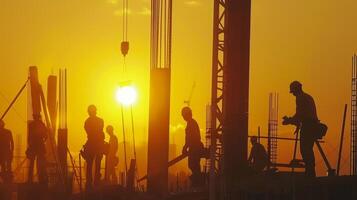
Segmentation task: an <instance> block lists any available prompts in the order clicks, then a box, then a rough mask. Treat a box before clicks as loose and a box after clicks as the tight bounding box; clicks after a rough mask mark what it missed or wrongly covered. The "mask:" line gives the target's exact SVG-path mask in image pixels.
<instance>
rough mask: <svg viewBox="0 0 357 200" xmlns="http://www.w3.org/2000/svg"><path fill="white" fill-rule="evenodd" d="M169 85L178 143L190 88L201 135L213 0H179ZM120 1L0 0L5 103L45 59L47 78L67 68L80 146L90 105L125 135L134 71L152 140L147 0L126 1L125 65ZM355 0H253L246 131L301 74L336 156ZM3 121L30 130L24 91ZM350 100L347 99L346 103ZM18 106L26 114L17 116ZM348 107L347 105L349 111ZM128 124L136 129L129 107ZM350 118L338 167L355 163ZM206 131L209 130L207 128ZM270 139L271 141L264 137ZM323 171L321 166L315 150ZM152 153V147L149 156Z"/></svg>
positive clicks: (142, 127) (140, 117) (285, 153)
mask: <svg viewBox="0 0 357 200" xmlns="http://www.w3.org/2000/svg"><path fill="white" fill-rule="evenodd" d="M173 3H174V5H173V44H172V47H173V49H172V53H173V55H172V85H171V129H172V132H171V135H170V136H171V138H170V140H171V141H173V140H174V141H175V143H177V144H178V146H179V148H180V146H182V142H183V138H184V126H185V123H184V121H183V120H182V119H181V115H180V109H181V107H182V106H184V100H186V99H187V98H188V96H189V93H190V90H191V88H192V84H193V83H194V82H195V83H196V87H195V90H194V92H193V96H192V100H191V107H192V109H193V115H194V117H195V118H196V119H197V121H198V123H199V125H200V128H201V130H202V132H201V134H202V136H204V134H205V133H204V131H205V126H206V122H205V121H206V114H205V111H206V105H207V104H208V103H210V90H211V50H212V14H213V1H212V0H182V1H181V0H179V1H174V2H173ZM121 6H122V3H121V0H62V1H50V0H36V1H35V0H17V1H13V0H3V1H2V2H1V7H0V23H1V24H2V26H1V28H0V44H1V47H0V112H1V113H2V112H3V111H4V110H5V109H6V107H7V105H8V101H7V100H6V99H8V100H11V99H12V98H13V97H14V95H15V94H16V93H17V91H18V90H19V89H20V87H21V86H22V84H23V83H24V82H25V79H26V77H27V70H28V67H29V66H30V65H36V66H38V67H39V73H40V81H41V83H42V84H43V86H44V87H45V83H46V79H47V75H49V74H51V73H52V72H53V73H57V72H58V69H59V68H60V67H66V68H67V69H68V81H69V85H68V92H69V93H68V101H69V102H68V108H69V116H68V119H69V122H68V127H69V144H70V148H71V150H72V151H79V149H80V148H81V146H82V145H83V144H84V142H85V138H86V137H85V132H84V130H83V123H84V120H85V119H86V117H87V113H86V108H87V106H88V105H89V104H95V105H97V107H98V115H99V116H100V117H103V118H104V120H105V124H106V125H108V124H112V125H113V126H114V128H115V131H116V133H117V134H118V136H119V140H122V138H121V130H122V127H121V118H120V107H119V106H118V105H117V103H116V101H115V96H114V95H115V90H116V88H117V86H118V84H119V82H120V81H124V80H132V81H133V82H134V83H135V85H136V86H137V88H138V90H139V94H138V95H139V96H138V101H137V103H136V105H134V107H133V109H134V116H135V118H134V122H135V130H136V137H137V140H138V143H139V144H141V143H145V142H146V140H147V118H148V99H149V98H148V97H149V88H148V85H149V58H150V48H149V45H150V1H149V0H133V1H130V5H129V10H130V11H129V34H128V38H129V41H130V50H129V54H128V56H127V58H126V66H127V67H126V70H125V71H124V70H123V57H122V55H121V53H120V42H121V39H122V22H121V21H122V20H121V15H122V12H121ZM356 8H357V1H354V0H340V1H335V0H315V1H307V0H289V1H286V0H256V1H252V26H251V80H250V86H251V87H250V109H249V131H250V133H251V134H255V133H256V130H257V127H258V126H261V128H262V132H263V133H266V130H267V123H268V122H267V120H268V94H269V92H278V93H279V96H280V105H279V117H282V116H284V115H291V114H293V113H294V109H295V105H294V104H295V100H294V97H293V96H292V95H290V94H289V88H288V86H289V83H290V82H291V81H293V80H300V81H301V82H302V83H303V86H304V89H305V90H306V92H308V93H310V94H311V95H312V96H313V97H314V98H315V101H316V103H317V109H318V114H319V118H320V119H321V120H322V121H323V122H325V123H327V124H328V125H329V132H328V133H327V136H326V144H324V145H323V146H324V148H325V149H326V153H327V154H329V158H330V162H331V163H332V164H333V165H335V161H336V158H337V155H336V153H335V152H337V148H338V141H339V137H340V136H339V134H340V128H341V123H342V114H343V106H344V104H345V103H348V104H349V103H350V89H351V88H350V85H351V80H350V79H351V56H352V55H353V53H354V52H357V23H356V19H357V12H356ZM15 109H16V111H17V112H18V114H17V113H16V112H14V111H11V112H10V113H9V115H8V116H7V117H6V119H5V122H6V123H7V127H8V128H10V129H12V130H13V132H14V134H15V133H16V134H24V135H25V132H26V122H25V121H24V119H26V115H27V113H26V96H25V94H23V95H22V96H21V97H20V99H19V101H18V102H17V103H16V104H15ZM349 109H350V107H349ZM19 115H20V116H21V117H19ZM349 115H350V113H348V116H349ZM125 116H127V117H125V123H127V124H128V125H126V127H128V130H127V131H128V133H130V134H131V131H130V126H129V123H130V118H129V110H128V109H126V110H125ZM349 122H350V121H349V117H348V120H347V124H346V125H347V126H346V127H347V128H346V138H345V146H344V155H345V157H344V158H343V160H342V161H343V163H342V169H343V170H344V172H346V170H347V169H348V167H349V164H348V163H345V162H344V161H348V160H349V154H348V151H349V132H350V131H349V130H350V128H349ZM292 132H293V127H282V126H279V134H280V135H281V136H284V137H292V136H293V135H292ZM203 138H204V137H203ZM264 144H266V143H265V142H264ZM278 145H279V148H280V149H279V152H278V156H279V159H278V160H279V161H282V162H283V161H284V162H288V161H289V159H290V158H291V156H292V155H291V153H292V146H291V144H285V143H284V144H283V143H281V142H279V143H278ZM315 153H316V156H317V157H318V161H317V166H318V168H319V169H320V170H319V174H320V175H321V174H322V173H324V172H323V170H322V169H323V166H322V165H321V164H322V162H321V159H320V156H319V155H318V152H317V151H315ZM145 156H146V155H145Z"/></svg>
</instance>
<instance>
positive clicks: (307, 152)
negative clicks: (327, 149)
mask: <svg viewBox="0 0 357 200" xmlns="http://www.w3.org/2000/svg"><path fill="white" fill-rule="evenodd" d="M290 93H292V94H293V95H294V96H295V97H296V113H295V115H294V116H293V117H286V116H285V117H284V118H283V119H284V121H283V125H288V124H292V125H296V126H298V127H299V126H300V125H301V131H300V134H301V135H300V152H301V156H302V158H303V161H304V163H305V175H306V176H309V177H315V176H316V172H315V156H314V150H313V147H314V142H315V140H316V137H315V133H314V127H316V125H317V124H318V123H319V120H318V117H317V114H316V106H315V102H314V99H313V98H312V97H311V96H310V95H308V94H306V93H305V92H304V91H303V90H302V84H301V83H300V82H298V81H294V82H292V83H291V84H290Z"/></svg>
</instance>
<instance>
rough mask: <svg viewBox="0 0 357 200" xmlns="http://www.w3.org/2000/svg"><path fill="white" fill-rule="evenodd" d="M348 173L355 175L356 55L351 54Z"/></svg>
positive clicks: (356, 136) (356, 150) (356, 173)
mask: <svg viewBox="0 0 357 200" xmlns="http://www.w3.org/2000/svg"><path fill="white" fill-rule="evenodd" d="M351 89H352V91H351V154H350V173H351V175H357V55H356V54H354V55H353V56H352V87H351Z"/></svg>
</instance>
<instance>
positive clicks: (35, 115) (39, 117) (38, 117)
mask: <svg viewBox="0 0 357 200" xmlns="http://www.w3.org/2000/svg"><path fill="white" fill-rule="evenodd" d="M32 117H33V120H41V115H40V114H33V115H32Z"/></svg>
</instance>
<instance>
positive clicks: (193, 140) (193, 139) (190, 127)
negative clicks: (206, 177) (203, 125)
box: [181, 107, 204, 187]
mask: <svg viewBox="0 0 357 200" xmlns="http://www.w3.org/2000/svg"><path fill="white" fill-rule="evenodd" d="M181 114H182V117H183V119H184V120H185V121H186V122H187V126H186V129H185V133H186V136H185V145H184V146H183V149H182V154H187V155H188V167H189V168H190V170H191V172H192V175H191V183H192V187H197V186H200V185H201V181H202V175H201V165H200V160H201V157H202V154H203V150H204V147H203V143H202V142H201V134H200V128H199V126H198V124H197V122H196V120H194V119H193V118H192V110H191V108H189V107H184V108H182V110H181Z"/></svg>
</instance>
